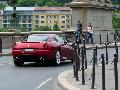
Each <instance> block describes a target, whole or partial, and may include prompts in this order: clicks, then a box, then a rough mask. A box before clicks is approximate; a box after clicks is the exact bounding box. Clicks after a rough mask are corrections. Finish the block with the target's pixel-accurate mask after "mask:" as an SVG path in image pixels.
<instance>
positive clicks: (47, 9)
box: [34, 7, 72, 11]
mask: <svg viewBox="0 0 120 90" xmlns="http://www.w3.org/2000/svg"><path fill="white" fill-rule="evenodd" d="M34 10H35V11H67V10H69V11H71V10H72V9H71V8H70V7H36V8H35V9H34Z"/></svg>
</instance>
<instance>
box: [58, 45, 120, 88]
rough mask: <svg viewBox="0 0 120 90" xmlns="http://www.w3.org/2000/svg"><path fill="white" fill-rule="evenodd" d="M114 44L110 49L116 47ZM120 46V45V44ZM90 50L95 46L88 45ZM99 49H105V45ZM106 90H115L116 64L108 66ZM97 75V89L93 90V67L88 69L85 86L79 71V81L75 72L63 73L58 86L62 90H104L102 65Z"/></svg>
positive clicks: (119, 65) (97, 70)
mask: <svg viewBox="0 0 120 90" xmlns="http://www.w3.org/2000/svg"><path fill="white" fill-rule="evenodd" d="M114 45H115V44H114V43H112V44H110V46H109V47H114ZM118 46H120V43H118ZM86 47H87V48H88V49H92V48H93V47H95V46H92V45H90V44H88V45H86ZM98 48H105V45H104V44H102V45H98ZM105 70H106V72H105V74H106V77H105V78H106V79H105V80H106V85H105V87H106V90H115V79H114V78H115V77H114V64H108V65H107V66H106V69H105ZM95 72H96V74H95V89H91V85H92V84H91V83H92V82H91V81H92V79H90V78H91V74H92V67H91V66H89V67H88V69H86V70H85V85H82V72H81V71H79V81H76V78H74V74H73V70H68V71H65V72H62V73H60V74H59V76H58V85H59V86H60V87H61V89H62V90H102V67H101V65H99V66H96V71H95ZM119 73H120V62H118V78H119V80H118V86H119V89H118V90H120V84H119V81H120V74H119Z"/></svg>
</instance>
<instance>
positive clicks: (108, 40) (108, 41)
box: [107, 33, 109, 42]
mask: <svg viewBox="0 0 120 90" xmlns="http://www.w3.org/2000/svg"><path fill="white" fill-rule="evenodd" d="M108 35H109V34H108V33H107V42H109V40H108Z"/></svg>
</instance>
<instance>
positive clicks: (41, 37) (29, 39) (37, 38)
mask: <svg viewBox="0 0 120 90" xmlns="http://www.w3.org/2000/svg"><path fill="white" fill-rule="evenodd" d="M47 40H48V36H45V35H30V36H28V37H27V39H26V40H25V41H27V42H40V41H47Z"/></svg>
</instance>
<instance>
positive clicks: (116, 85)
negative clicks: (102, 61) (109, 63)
mask: <svg viewBox="0 0 120 90" xmlns="http://www.w3.org/2000/svg"><path fill="white" fill-rule="evenodd" d="M117 62H118V56H117V54H116V53H115V54H114V75H115V90H118V68H117Z"/></svg>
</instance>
